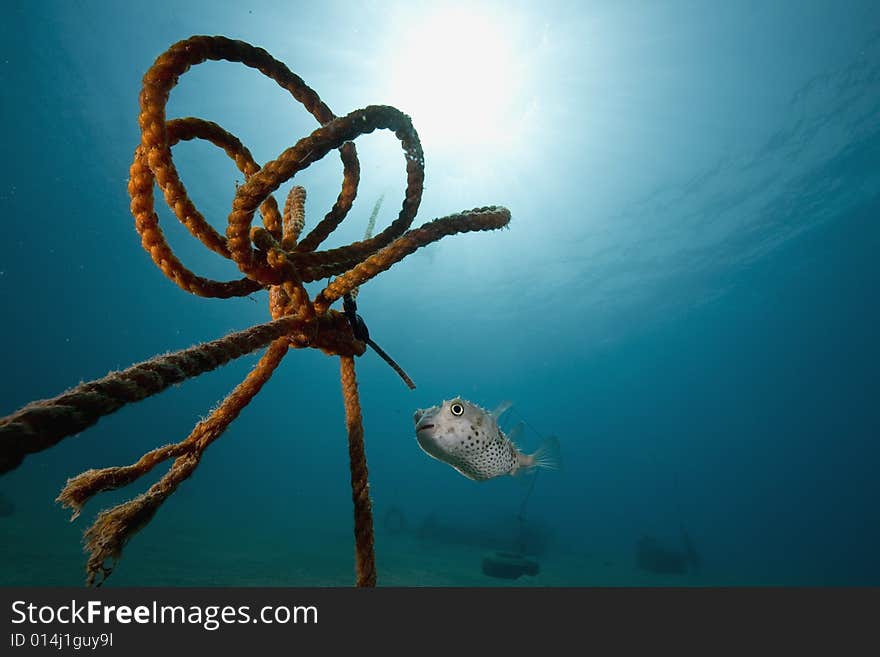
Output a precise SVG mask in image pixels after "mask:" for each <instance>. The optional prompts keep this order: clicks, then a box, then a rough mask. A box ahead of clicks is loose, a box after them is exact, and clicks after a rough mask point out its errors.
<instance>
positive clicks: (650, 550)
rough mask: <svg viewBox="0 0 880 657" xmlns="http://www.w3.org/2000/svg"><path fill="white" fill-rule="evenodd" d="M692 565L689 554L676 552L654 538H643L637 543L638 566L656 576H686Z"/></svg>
mask: <svg viewBox="0 0 880 657" xmlns="http://www.w3.org/2000/svg"><path fill="white" fill-rule="evenodd" d="M689 564H690V561H689V558H688V554H687V553H686V552H684V551H681V550H676V549H675V548H672V547H670V546H666V545H663V543H662V542H661V541H660V540H659V539H657V538H655V537H653V536H647V535H645V536H642V537H641V538H640V539H639V540H638V542H637V543H636V565H637V566H638V567H639V568H640V569H641V570H644V571H645V572H649V573H654V574H656V575H684V574H686V573H687V572H688V566H689Z"/></svg>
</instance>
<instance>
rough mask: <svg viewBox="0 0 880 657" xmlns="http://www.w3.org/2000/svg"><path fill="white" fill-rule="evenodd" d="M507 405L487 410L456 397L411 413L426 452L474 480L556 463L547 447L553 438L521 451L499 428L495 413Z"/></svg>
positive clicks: (497, 415)
mask: <svg viewBox="0 0 880 657" xmlns="http://www.w3.org/2000/svg"><path fill="white" fill-rule="evenodd" d="M508 407H509V404H507V405H503V406H502V407H500V408H499V409H498V410H496V411H495V412H492V413H490V412H489V411H487V410H485V409H483V408H480V407H479V406H477V405H476V404H472V403H471V402H469V401H466V400H464V399H461V398H459V397H456V398H455V399H451V400H449V401H444V402H443V403H442V404H440V405H439V406H432V407H431V408H428V409H420V410H417V411H416V412H415V415H414V416H413V420H414V422H415V429H416V440H417V441H418V443H419V446H420V447H421V448H422V449H423V450H424V451H425V452H427V453H428V455H430V456H432V457H433V458H435V459H437V460H439V461H443V462H444V463H447V464H449V465H451V466H452V467H453V468H455V469H456V470H458V471H459V472H460V473H461V474H463V475H464V476H465V477H468V478H469V479H474V480H476V481H483V480H486V479H492V478H493V477H498V476H501V475H507V474H510V475H513V474H517V473H518V472H519V471H520V470H521V469H522V468H532V467H550V468H552V467H555V465H556V459H555V457H553V455H552V453H551V452H552V451H554V450H551V449H549V448H550V447H554V446H556V444H557V443H556V442H555V439H550V441H552V442H547V443H545V446H543V447H542V448H541V449H539V450H538V452H536V453H535V454H523V453H522V452H520V451H519V450H518V449H517V447H516V445H515V444H514V443H513V441H512V440H511V439H510V438H509V437H508V436H506V435H505V434H504V432H503V431H501V429H500V428H499V427H498V417H499V416H500V415H501V414H502V413H503V412H504V410H506V409H507V408H508Z"/></svg>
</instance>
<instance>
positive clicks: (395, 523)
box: [382, 506, 409, 536]
mask: <svg viewBox="0 0 880 657" xmlns="http://www.w3.org/2000/svg"><path fill="white" fill-rule="evenodd" d="M382 526H383V527H384V529H385V531H386V532H388V534H389V535H390V536H397V535H399V534H402V533H404V532H405V531H407V530H408V529H409V524H408V523H407V522H406V516H405V515H403V511H401V510H400V507H397V506H392V507H391V508H389V509H388V511H386V512H385V518H384V520H383V522H382Z"/></svg>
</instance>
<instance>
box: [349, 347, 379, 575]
mask: <svg viewBox="0 0 880 657" xmlns="http://www.w3.org/2000/svg"><path fill="white" fill-rule="evenodd" d="M341 377H342V396H343V398H344V400H345V424H346V426H347V427H348V456H349V460H350V466H351V499H352V502H353V503H354V545H355V572H356V573H357V580H356V581H357V585H358V586H375V585H376V558H375V556H374V554H373V505H372V502H371V501H370V484H369V481H368V480H367V455H366V452H365V450H364V426H363V423H362V422H361V402H360V399H359V397H358V387H357V379H356V378H355V372H354V358H352V357H351V356H343V357H342V366H341Z"/></svg>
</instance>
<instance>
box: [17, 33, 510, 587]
mask: <svg viewBox="0 0 880 657" xmlns="http://www.w3.org/2000/svg"><path fill="white" fill-rule="evenodd" d="M207 60H227V61H231V62H240V63H242V64H244V65H245V66H249V67H251V68H254V69H257V70H259V71H260V72H261V73H263V74H264V75H266V76H268V77H269V78H271V79H272V80H274V81H275V82H277V83H278V84H279V85H280V86H281V87H282V88H283V89H285V90H287V91H288V92H289V93H290V94H291V95H292V96H293V97H294V99H296V100H297V101H299V102H300V103H302V105H303V106H304V107H305V108H306V109H307V110H308V111H309V112H310V113H311V114H312V115H313V116H314V117H315V118H316V119H317V121H318V123H319V124H320V127H319V128H317V129H316V130H315V131H314V132H312V133H311V134H310V135H309V136H307V137H304V138H303V139H300V140H299V141H298V142H297V143H296V144H295V145H293V146H291V147H290V148H287V149H286V150H284V151H283V152H282V153H281V154H280V155H279V156H278V157H277V158H276V159H274V160H272V161H271V162H268V163H266V164H265V165H263V166H262V167H261V166H260V165H258V164H257V163H256V162H255V161H254V159H253V157H252V156H251V154H250V152H249V151H248V150H247V148H245V147H244V145H243V144H242V143H241V142H240V141H239V140H238V139H237V138H236V137H235V136H233V135H231V134H230V133H228V132H226V131H225V130H224V129H223V128H221V127H220V126H219V125H217V124H215V123H211V122H209V121H205V120H202V119H198V118H192V117H189V118H183V119H172V120H168V119H166V116H165V106H166V103H167V101H168V97H169V94H170V92H171V89H172V88H173V87H174V86H175V85H176V84H177V82H178V79H179V77H180V76H181V75H183V74H184V73H185V72H186V71H187V70H188V69H189V68H190V67H191V66H194V65H197V64H200V63H202V62H204V61H207ZM140 108H141V111H140V115H139V117H138V122H139V124H140V128H141V142H140V144H139V145H138V147H137V149H136V150H135V154H134V161H133V163H132V165H131V177H130V180H129V184H128V189H129V194H130V195H131V211H132V214H133V215H134V218H135V228H136V229H137V231H138V233H139V234H140V236H141V244H142V245H143V247H144V249H145V250H146V251H147V252H148V253H149V254H150V257H152V259H153V261H154V262H155V263H156V265H157V266H158V267H159V269H160V270H161V271H162V272H163V273H164V274H165V275H166V276H167V277H168V278H170V279H171V280H172V281H174V282H175V283H176V284H177V285H178V286H180V287H181V288H182V289H184V290H186V291H187V292H191V293H192V294H197V295H199V296H205V297H217V298H229V297H234V296H244V295H248V294H251V293H253V292H255V291H258V290H261V289H267V290H268V291H269V310H270V314H271V316H272V321H270V322H267V323H265V324H260V325H257V326H253V327H251V328H249V329H247V330H244V331H239V332H236V333H231V334H229V335H227V336H225V337H223V338H221V339H219V340H214V341H212V342H206V343H203V344H200V345H197V346H195V347H190V348H189V349H184V350H181V351H178V352H175V353H172V354H165V355H161V356H157V357H155V358H153V359H151V360H149V361H145V362H143V363H139V364H136V365H133V366H131V367H129V368H128V369H125V370H122V371H120V372H111V373H110V374H108V375H107V376H105V377H103V378H101V379H98V380H95V381H91V382H88V383H83V384H80V385H79V386H77V387H75V388H72V389H71V390H68V391H67V392H65V393H63V394H61V395H59V396H57V397H54V398H52V399H47V400H40V401H35V402H32V403H30V404H28V405H26V406H24V407H23V408H21V409H19V410H18V411H16V412H15V413H13V414H11V415H9V416H7V417H5V418H2V419H0V473H2V472H7V471H9V470H12V469H14V468H16V467H18V466H19V465H20V464H21V463H22V461H23V460H24V458H25V457H26V456H27V455H28V454H31V453H34V452H38V451H41V450H44V449H47V448H49V447H51V446H53V445H55V444H57V443H58V442H59V441H61V440H62V439H64V438H65V437H67V436H71V435H74V434H76V433H79V432H80V431H82V430H83V429H86V428H88V427H89V426H91V425H93V424H95V423H96V422H97V421H98V420H99V419H100V418H101V417H102V416H104V415H108V414H110V413H112V412H114V411H116V410H118V409H119V408H121V407H122V406H124V405H125V404H127V403H130V402H134V401H139V400H141V399H144V398H146V397H149V396H151V395H154V394H156V393H158V392H161V391H162V390H164V389H166V388H168V387H169V386H171V385H173V384H175V383H180V382H181V381H184V380H185V379H187V378H191V377H194V376H198V375H199V374H202V373H204V372H208V371H210V370H213V369H215V368H217V367H219V366H221V365H223V364H225V363H227V362H229V361H230V360H233V359H235V358H238V357H239V356H242V355H244V354H246V353H250V352H253V351H255V350H257V349H260V348H262V347H265V346H267V345H268V349H267V350H266V352H265V353H264V354H263V356H262V358H261V359H260V361H259V362H258V363H257V365H256V367H254V369H253V370H252V371H251V372H250V374H248V376H247V377H246V378H245V380H244V381H242V382H241V383H240V384H239V385H238V386H237V387H236V388H235V389H234V390H233V391H232V392H231V393H229V395H228V396H227V397H226V398H225V399H224V400H223V402H222V403H221V404H220V406H218V407H217V408H216V409H215V410H214V411H213V412H212V413H211V415H210V416H209V417H208V418H207V419H206V420H204V421H202V422H199V423H198V424H197V425H196V426H195V428H194V429H193V431H192V433H190V435H189V436H188V437H187V438H186V439H185V440H183V441H181V442H179V443H176V444H171V445H166V446H164V447H159V448H157V449H154V450H152V451H150V452H147V453H146V454H144V455H143V456H142V457H141V458H140V459H139V460H138V461H137V462H135V463H133V464H131V465H127V466H120V467H109V468H102V469H99V470H88V471H86V472H83V473H82V474H80V475H78V476H76V477H73V478H71V479H69V480H68V482H67V485H66V486H65V487H64V489H63V490H62V491H61V494H60V495H59V496H58V501H59V502H60V503H61V504H63V505H64V506H65V507H69V508H70V509H72V511H73V518H76V517H77V516H78V515H79V513H80V511H81V510H82V508H83V505H84V504H85V503H86V502H87V501H88V500H89V499H90V498H91V497H92V496H94V495H95V494H97V493H99V492H101V491H106V490H113V489H116V488H120V487H122V486H125V485H127V484H130V483H132V482H134V481H135V480H137V479H138V478H140V477H142V476H143V475H145V474H146V473H148V472H150V471H151V470H152V469H153V468H154V467H155V466H156V465H158V464H160V463H162V462H164V461H167V460H169V459H174V460H173V463H172V464H171V466H170V468H169V470H168V472H167V473H166V474H165V475H164V476H163V477H162V478H161V479H160V480H159V481H158V482H156V483H155V484H154V485H153V486H151V487H150V488H149V489H148V490H147V491H146V492H145V493H143V494H142V495H139V496H138V497H135V498H134V499H132V500H130V501H128V502H125V503H123V504H120V505H118V506H116V507H113V508H111V509H108V510H105V511H102V512H101V513H100V514H99V515H98V516H97V518H96V520H95V522H94V524H93V525H92V526H91V527H90V528H89V529H88V530H86V532H85V537H84V540H85V547H86V550H87V551H88V552H89V553H90V556H89V559H88V563H87V566H86V570H87V574H88V579H87V583H88V584H89V585H91V584H94V583H97V585H100V584H101V582H102V581H103V580H104V579H105V578H106V577H107V576H108V575H109V574H110V572H111V571H112V567H113V566H112V564H114V563H115V562H116V561H117V560H118V559H119V558H120V556H121V554H122V550H123V548H124V546H125V544H126V543H127V542H128V540H129V539H130V538H131V537H132V536H133V535H134V534H135V533H136V532H137V531H138V530H140V529H141V528H142V527H144V525H146V524H147V523H148V522H149V520H150V519H151V518H152V517H153V516H154V515H155V513H156V511H157V510H158V509H159V507H160V506H161V504H162V503H163V502H164V501H165V500H166V499H167V498H168V497H169V496H170V495H171V493H173V492H174V491H175V490H176V489H177V487H178V486H179V485H180V484H181V483H182V482H183V481H184V480H186V479H187V478H188V477H189V476H190V475H191V474H192V473H193V471H194V470H195V468H196V467H197V466H198V464H199V461H200V460H201V457H202V455H203V453H204V451H205V450H206V449H207V447H208V446H209V445H210V444H211V443H212V442H213V441H214V440H216V439H217V438H218V437H219V436H220V435H221V434H222V433H223V431H225V429H226V428H227V427H228V426H229V424H230V423H231V422H232V421H233V420H234V419H235V418H236V417H237V416H238V415H239V413H241V411H242V410H243V409H244V407H245V406H247V404H248V403H249V402H250V401H251V399H253V397H254V396H255V395H256V394H257V393H258V392H259V391H260V389H261V388H262V387H263V385H264V384H265V383H266V382H267V381H268V380H269V378H270V377H271V376H272V373H273V372H274V370H275V368H276V367H277V366H278V364H279V363H280V362H281V360H282V358H284V356H285V355H286V354H287V352H288V350H289V349H291V348H306V347H311V348H316V349H320V350H322V351H324V352H325V353H327V354H329V355H336V356H339V357H340V358H341V380H342V391H343V399H344V402H345V416H346V425H347V428H348V440H349V455H350V461H351V462H350V467H351V486H352V500H353V503H354V534H355V564H356V573H357V579H356V583H357V585H358V586H373V585H375V583H376V566H375V557H374V550H373V520H372V509H371V503H370V495H369V482H368V478H367V461H366V453H365V447H364V431H363V423H362V420H361V408H360V401H359V399H358V388H357V380H356V377H355V368H354V356H360V355H362V354H363V353H364V351H365V349H366V343H365V342H364V341H363V340H361V339H358V338H357V337H356V336H355V333H354V332H353V330H352V328H353V327H352V324H351V322H349V319H348V318H347V317H346V315H344V314H342V313H340V312H337V311H335V310H332V309H331V308H330V306H331V305H332V304H333V303H334V302H335V301H336V300H338V299H339V298H341V297H343V296H346V295H350V294H352V293H353V292H354V293H355V294H356V289H357V288H358V287H359V286H360V285H362V284H363V283H365V282H367V281H368V280H370V279H371V278H373V277H374V276H375V275H376V274H378V273H379V272H382V271H385V270H386V269H388V268H390V267H391V266H393V265H394V264H395V263H397V262H399V261H400V260H402V259H403V258H405V257H406V256H407V255H409V254H410V253H413V252H414V251H415V250H417V249H418V248H420V247H422V246H424V245H426V244H429V243H431V242H434V241H436V240H439V239H440V238H442V237H444V236H446V235H453V234H455V233H464V232H468V231H474V230H491V229H496V228H501V227H503V226H505V225H506V224H507V223H508V222H509V221H510V213H509V212H508V210H506V209H505V208H502V207H496V206H492V207H483V208H476V209H474V210H470V211H466V212H460V213H458V214H454V215H450V216H447V217H443V218H441V219H435V220H434V221H431V222H428V223H426V224H424V225H423V226H421V227H419V228H417V229H414V230H408V229H409V227H410V225H411V223H412V221H413V219H414V218H415V216H416V213H417V211H418V207H419V203H420V201H421V196H422V186H423V180H424V158H423V154H422V147H421V143H420V142H419V137H418V134H417V133H416V131H415V129H414V128H413V126H412V123H411V122H410V119H409V117H408V116H406V115H405V114H403V113H402V112H400V111H398V110H397V109H395V108H393V107H388V106H383V105H372V106H369V107H365V108H363V109H360V110H356V111H354V112H351V113H350V114H348V115H346V116H344V117H341V118H338V117H336V116H335V115H334V114H333V113H332V112H331V111H330V109H329V108H328V107H327V105H325V104H324V103H323V101H321V99H320V97H319V96H318V94H317V93H315V91H313V90H312V89H311V88H309V87H308V86H307V85H306V83H305V82H304V81H303V80H302V79H301V78H299V77H298V76H297V75H295V74H294V73H292V72H291V71H290V70H289V69H288V68H287V67H286V66H285V65H284V64H283V63H281V62H279V61H277V60H276V59H274V58H273V57H272V56H271V55H269V53H267V52H266V51H265V50H263V49H262V48H256V47H254V46H252V45H250V44H248V43H245V42H243V41H234V40H231V39H227V38H225V37H212V36H194V37H190V38H189V39H186V40H184V41H180V42H178V43H176V44H174V45H173V46H171V47H170V48H169V49H168V50H167V51H166V52H164V53H162V54H161V55H160V56H159V57H158V59H156V61H155V63H154V64H153V65H152V66H151V67H150V69H149V70H148V71H147V73H146V74H145V75H144V78H143V87H142V90H141V93H140ZM377 129H386V130H392V131H393V132H394V134H395V136H396V137H397V138H398V139H399V140H400V143H401V147H402V148H403V151H404V158H405V162H406V176H407V184H406V191H405V195H404V200H403V204H402V206H401V209H400V212H399V214H398V217H397V219H396V220H394V221H393V222H392V223H391V224H390V225H389V226H388V227H387V228H386V229H385V230H383V231H381V232H380V233H378V234H377V235H375V236H370V234H371V231H368V236H367V238H366V239H364V240H362V241H360V242H354V243H352V244H349V245H348V246H344V247H340V248H336V249H328V250H325V251H317V248H318V247H319V246H320V244H321V243H322V242H323V241H324V240H325V239H326V238H327V236H328V235H330V233H332V232H333V230H335V229H336V227H337V226H338V225H339V223H340V222H341V221H342V220H343V219H344V218H345V216H346V215H347V214H348V211H349V210H350V209H351V207H352V204H353V202H354V199H355V196H356V194H357V185H358V182H359V179H360V165H359V163H358V159H357V153H356V150H355V146H354V143H353V142H352V141H351V140H353V139H355V138H357V137H358V136H360V135H363V134H367V133H370V132H373V131H374V130H377ZM191 139H205V140H208V141H210V142H211V143H213V144H215V145H216V146H218V147H220V148H222V149H223V150H224V151H225V152H226V153H227V155H229V156H230V157H231V158H232V160H233V161H234V162H235V164H236V166H237V167H238V169H239V170H240V171H241V172H242V173H243V174H244V176H245V182H244V183H243V184H242V185H240V186H239V187H238V188H237V191H236V194H235V197H234V199H233V202H232V210H231V212H230V213H229V215H228V218H227V228H226V235H225V236H224V235H221V234H220V233H218V232H217V231H216V230H215V229H214V228H213V227H212V226H211V225H210V224H209V223H208V222H207V221H206V220H205V218H204V217H203V216H202V214H201V213H200V212H199V211H198V209H197V208H196V207H195V205H194V204H193V202H192V201H191V200H190V199H189V196H188V195H187V192H186V188H185V187H184V185H183V182H182V181H181V180H180V177H179V176H178V174H177V170H176V168H175V166H174V162H173V159H172V154H171V148H172V146H174V145H175V144H176V143H178V142H180V141H186V140H191ZM332 150H338V151H339V153H340V157H341V159H342V165H343V180H342V189H341V190H340V192H339V196H338V198H337V200H336V203H335V204H334V205H333V207H332V208H331V209H330V211H329V212H328V213H327V214H326V215H325V216H324V218H323V219H322V220H321V221H320V222H318V224H317V225H316V226H315V228H314V229H312V231H311V232H310V233H308V234H307V235H306V236H305V237H303V238H302V239H300V237H301V233H302V230H303V229H304V226H305V197H306V194H305V190H304V189H303V188H302V187H298V186H294V187H293V188H292V189H291V191H290V193H289V195H288V197H287V201H286V203H285V205H284V211H283V213H280V212H279V211H278V204H277V202H276V201H275V199H274V197H273V196H272V193H273V192H274V191H276V190H277V189H278V188H279V187H280V186H281V185H282V184H284V183H285V182H286V181H288V180H290V179H291V178H293V177H294V176H295V175H296V173H298V172H299V171H302V170H303V169H305V168H306V167H308V166H310V165H311V164H312V163H314V162H317V161H318V160H320V159H321V158H322V157H324V156H325V155H326V154H327V153H329V152H330V151H332ZM154 186H158V187H159V189H160V190H161V191H162V194H163V195H164V198H165V202H166V203H167V204H168V206H169V207H170V208H171V210H172V211H173V212H174V214H175V216H176V217H177V219H178V220H179V221H180V222H181V223H182V224H183V225H184V226H186V228H187V229H188V230H189V231H190V233H191V234H192V235H193V236H195V237H196V238H198V239H199V240H200V241H201V242H202V243H203V244H204V245H205V246H206V247H208V248H209V249H211V250H212V251H214V252H215V253H218V254H219V255H221V256H223V257H225V258H227V259H230V260H232V261H233V262H235V264H236V265H237V266H238V268H239V270H240V271H241V272H242V273H243V274H244V276H243V277H242V278H240V279H238V280H231V281H215V280H211V279H208V278H204V277H202V276H199V275H197V274H195V273H193V272H192V271H190V270H189V269H187V268H186V267H185V266H184V265H183V263H182V262H180V260H178V258H177V257H176V256H175V254H174V252H173V251H172V250H171V247H170V246H169V245H168V243H167V241H166V240H165V237H164V235H163V233H162V230H161V228H160V227H159V218H158V215H157V214H156V212H155V209H154V197H153V188H154ZM258 209H259V211H260V216H261V220H262V227H254V226H252V224H253V220H254V215H255V214H256V211H257V210H258ZM374 218H375V217H373V219H374ZM331 276H332V277H335V278H334V279H333V280H332V282H331V283H329V284H328V285H327V287H325V288H324V289H323V290H322V291H321V292H320V293H318V294H317V295H316V296H315V298H314V299H310V298H309V295H308V292H307V291H306V289H305V287H304V285H303V283H307V282H310V281H316V280H320V279H323V278H328V277H331ZM367 339H369V338H368V336H367ZM398 369H399V368H398ZM401 372H402V370H401ZM402 376H404V377H405V375H402ZM108 562H110V564H108Z"/></svg>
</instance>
